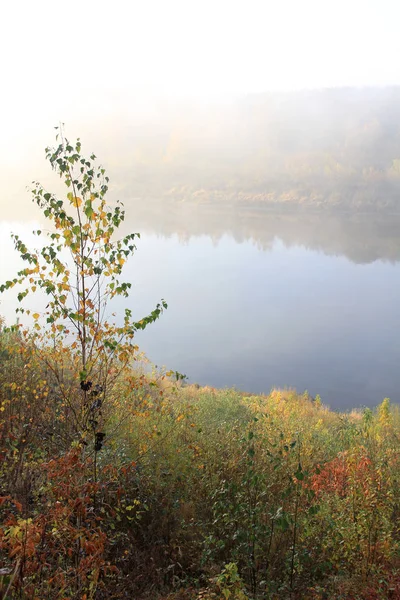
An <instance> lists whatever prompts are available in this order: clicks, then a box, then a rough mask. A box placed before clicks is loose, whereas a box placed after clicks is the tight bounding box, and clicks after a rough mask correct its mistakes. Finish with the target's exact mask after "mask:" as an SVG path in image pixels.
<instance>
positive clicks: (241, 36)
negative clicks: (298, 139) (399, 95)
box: [0, 0, 400, 132]
mask: <svg viewBox="0 0 400 600" xmlns="http://www.w3.org/2000/svg"><path fill="white" fill-rule="evenodd" d="M398 17H399V8H398V6H397V3H396V2H395V1H392V0H383V1H380V2H378V1H376V0H372V1H371V0H350V1H349V0H338V1H336V2H331V1H327V0H304V1H302V2H299V1H298V0H280V1H279V2H278V1H276V0H275V1H269V0H261V1H260V0H258V1H257V0H248V1H246V2H244V1H243V0H238V1H233V2H232V1H226V0H212V1H211V0H203V1H201V2H199V1H198V2H197V1H196V2H195V1H187V0H186V1H184V0H170V1H168V2H165V1H162V0H157V1H148V2H141V1H140V2H139V1H137V0H133V1H132V2H127V1H125V2H121V1H118V0H117V1H114V2H107V3H105V2H102V3H101V2H93V1H88V0H86V1H85V2H82V1H80V2H77V1H75V0H73V1H71V2H68V3H66V4H61V3H55V2H50V1H47V0H45V1H44V0H39V1H37V2H18V3H6V5H5V6H4V7H3V9H2V28H1V41H0V47H1V52H2V57H3V61H2V78H3V94H2V99H1V102H2V104H3V110H2V129H3V132H4V127H6V129H7V130H8V131H10V130H12V129H14V128H15V127H16V126H17V125H18V122H20V123H21V122H23V123H24V124H25V123H26V120H27V119H28V120H29V119H31V120H32V121H33V122H32V123H31V126H32V127H35V126H37V125H38V124H39V123H38V121H39V120H44V122H47V121H48V120H50V121H51V122H52V123H53V122H54V120H55V119H60V118H61V119H66V118H68V117H69V118H70V117H71V116H72V115H75V116H82V115H84V114H87V113H90V114H93V112H96V113H97V114H104V113H107V111H108V110H112V109H113V106H112V105H113V100H115V95H114V94H111V95H110V92H116V93H117V95H118V93H123V91H125V92H126V93H129V92H134V93H135V94H136V95H137V96H140V97H142V98H146V97H147V98H149V97H153V98H154V97H156V96H157V95H166V96H169V97H182V96H195V97H198V98H208V97H213V96H214V97H215V96H218V95H221V94H231V93H251V92H262V91H266V90H270V89H285V90H286V89H297V88H308V87H317V88H318V87H326V86H328V87H331V86H349V85H352V86H353V85H356V86H365V85H385V84H397V83H400V74H399V69H398V56H399V50H400V39H399V36H398V31H397V24H398ZM119 101H121V99H119ZM138 104H139V105H140V102H139V101H138ZM145 106H146V104H145V103H144V105H143V103H142V108H144V107H145Z"/></svg>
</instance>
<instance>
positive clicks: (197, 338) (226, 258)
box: [0, 202, 400, 408]
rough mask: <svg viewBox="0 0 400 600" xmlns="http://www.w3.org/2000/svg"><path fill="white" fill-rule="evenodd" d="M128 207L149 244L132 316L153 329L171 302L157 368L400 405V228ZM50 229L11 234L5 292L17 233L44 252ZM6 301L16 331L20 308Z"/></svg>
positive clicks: (343, 402)
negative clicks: (39, 241)
mask: <svg viewBox="0 0 400 600" xmlns="http://www.w3.org/2000/svg"><path fill="white" fill-rule="evenodd" d="M125 204H126V209H127V215H128V216H129V219H128V220H127V222H126V223H125V224H124V227H125V228H126V231H128V230H129V231H141V232H142V233H143V236H142V239H141V240H140V241H139V242H138V251H137V254H136V256H135V257H134V258H133V259H132V260H131V261H129V262H128V263H127V265H126V273H125V275H126V279H127V280H129V281H131V282H132V284H133V289H132V297H131V298H130V299H129V301H128V305H129V307H130V308H131V309H132V310H133V316H134V318H141V317H143V315H144V314H148V312H149V311H150V310H152V309H153V308H154V305H155V303H156V302H157V301H159V300H160V299H161V298H165V299H166V300H167V301H168V304H169V308H168V311H166V313H165V314H164V315H163V317H162V319H160V321H158V322H157V323H156V324H155V325H154V326H152V327H151V328H149V329H147V330H146V331H145V332H143V333H141V334H140V335H139V336H138V342H139V344H140V346H141V348H142V349H143V350H144V351H145V352H146V353H147V354H148V355H149V357H150V359H151V360H152V361H154V362H155V363H156V364H159V365H166V366H168V367H171V368H173V369H176V370H178V371H180V372H183V373H186V374H187V375H188V376H189V377H190V380H191V381H197V382H199V383H200V384H208V385H214V386H219V387H221V386H237V387H239V388H241V389H243V390H246V391H249V392H268V391H269V389H270V388H271V387H272V386H293V387H296V388H297V389H298V390H299V391H302V390H304V389H308V390H309V391H310V393H311V394H313V395H315V394H317V393H319V394H321V396H322V399H323V401H325V402H327V403H329V404H330V405H331V406H332V407H334V408H350V407H353V406H359V405H370V406H372V405H374V404H377V403H378V402H380V401H381V400H382V399H383V398H384V397H385V396H389V397H391V399H392V400H393V401H399V399H400V395H399V390H400V374H399V370H398V365H399V363H400V344H399V343H398V332H399V330H400V313H399V306H400V277H399V275H400V265H399V264H398V261H399V260H400V239H399V235H398V231H399V225H400V218H399V217H392V218H390V219H389V218H386V217H383V216H374V217H373V218H371V217H367V216H362V215H358V216H347V217H346V218H344V217H339V216H337V215H336V216H327V215H326V216H322V215H305V214H297V215H293V214H273V213H269V214H266V213H261V212H260V213H254V212H252V213H249V212H244V211H243V212H233V211H232V212H225V213H224V214H221V213H218V212H216V211H214V212H213V211H211V210H210V209H208V210H205V209H204V208H202V207H196V208H193V207H188V206H184V205H180V206H177V205H170V207H169V210H168V211H161V210H155V209H154V208H153V209H152V210H149V209H148V207H147V208H146V206H144V205H142V204H137V203H133V202H132V203H130V202H126V203H125ZM31 225H32V226H31ZM38 226H39V225H38V224H33V223H32V224H24V225H21V224H18V223H14V224H13V225H12V226H11V225H10V224H6V223H2V224H0V234H1V235H0V248H1V263H0V279H1V280H4V279H5V278H6V277H11V276H12V275H13V273H14V272H15V269H16V268H17V267H18V266H19V264H18V262H17V260H16V257H15V254H14V253H13V252H12V243H11V241H10V240H9V238H8V233H9V230H10V229H13V230H14V231H15V232H16V233H20V234H21V235H22V237H23V239H24V240H26V241H27V243H29V244H31V243H34V241H35V239H34V238H33V237H32V236H29V235H28V232H29V231H30V230H31V229H33V228H34V227H36V228H37V227H38ZM1 300H2V304H1V306H0V312H1V313H2V314H5V315H6V316H7V317H8V318H10V319H11V317H12V313H13V309H14V306H15V305H14V304H13V302H14V301H13V299H12V296H11V295H10V296H4V298H2V299H1ZM40 302H41V299H40V297H36V298H35V299H34V305H32V308H34V309H35V310H38V311H40ZM126 304H127V303H126V301H124V302H123V301H121V302H120V303H119V304H116V305H115V310H116V312H117V313H118V314H123V308H124V307H125V306H126Z"/></svg>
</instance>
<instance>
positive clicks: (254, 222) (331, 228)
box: [125, 200, 400, 264]
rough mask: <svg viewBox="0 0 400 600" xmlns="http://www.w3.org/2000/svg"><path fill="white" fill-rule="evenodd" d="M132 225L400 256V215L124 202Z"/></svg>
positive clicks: (367, 256)
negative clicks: (260, 209) (213, 208)
mask: <svg viewBox="0 0 400 600" xmlns="http://www.w3.org/2000/svg"><path fill="white" fill-rule="evenodd" d="M125 205H126V209H127V213H128V214H129V219H128V221H127V228H128V229H130V230H132V228H133V229H134V230H135V231H145V232H149V233H155V234H158V235H163V236H166V237H168V236H171V235H174V234H177V235H178V237H179V240H180V241H181V242H185V241H187V240H189V239H191V238H192V237H196V236H199V235H207V236H209V237H210V238H211V239H212V240H213V241H214V242H215V243H218V241H219V240H220V239H221V238H222V236H224V235H226V234H228V235H231V236H232V237H233V239H234V240H235V241H236V242H237V243H238V244H241V243H242V242H245V241H252V242H253V243H255V244H256V245H257V246H258V247H259V248H261V249H262V250H266V251H268V250H270V249H271V248H272V246H273V243H274V240H276V239H280V240H281V241H282V242H283V243H284V244H285V246H287V247H291V246H303V247H304V248H308V249H310V250H317V251H319V252H323V253H324V254H326V255H328V256H345V257H346V258H348V259H349V260H351V261H352V262H354V263H357V264H366V263H371V262H373V261H375V260H384V261H390V262H397V261H399V260H400V215H386V214H384V213H379V214H356V213H352V214H348V215H345V214H307V213H303V212H298V213H293V212H288V213H284V212H271V211H269V212H268V211H254V210H252V211H245V210H243V211H240V210H231V211H224V212H222V211H218V210H212V209H211V208H210V207H203V206H195V207H193V206H187V205H185V204H180V205H176V204H170V205H168V206H167V207H165V206H159V207H158V208H157V207H155V206H154V205H153V206H152V207H151V208H150V207H149V205H147V203H146V202H143V203H138V202H135V201H129V200H127V201H126V202H125Z"/></svg>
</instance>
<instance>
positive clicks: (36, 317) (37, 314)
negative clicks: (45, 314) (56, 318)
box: [32, 313, 40, 321]
mask: <svg viewBox="0 0 400 600" xmlns="http://www.w3.org/2000/svg"><path fill="white" fill-rule="evenodd" d="M32 317H33V318H34V319H35V321H37V319H38V318H39V317H40V315H39V313H33V315H32Z"/></svg>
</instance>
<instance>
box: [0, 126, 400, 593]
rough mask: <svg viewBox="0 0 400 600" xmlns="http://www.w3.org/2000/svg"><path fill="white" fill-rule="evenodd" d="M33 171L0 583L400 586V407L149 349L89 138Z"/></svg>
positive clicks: (1, 470)
mask: <svg viewBox="0 0 400 600" xmlns="http://www.w3.org/2000/svg"><path fill="white" fill-rule="evenodd" d="M46 152H47V158H48V159H49V161H50V163H51V164H52V166H53V167H54V169H55V170H56V172H57V173H58V174H59V175H60V176H61V178H62V179H63V180H64V182H65V183H66V185H67V188H68V193H67V198H66V200H61V199H59V198H57V197H55V196H54V195H53V194H51V193H49V192H47V191H45V190H44V189H43V188H42V187H41V186H40V184H37V183H35V184H34V186H33V189H32V191H33V198H34V200H35V202H36V203H37V204H38V206H39V207H40V208H41V209H42V210H43V213H44V215H45V216H46V217H47V218H48V219H49V220H50V222H51V228H50V229H49V230H48V231H45V232H44V233H43V232H42V231H37V232H36V234H37V236H38V238H40V239H41V237H43V235H44V236H45V241H44V243H41V244H39V242H38V244H39V248H38V249H37V250H35V249H34V250H30V249H28V248H27V247H26V246H25V244H24V242H23V241H22V240H21V239H19V238H18V237H14V241H15V246H16V250H17V251H18V252H19V253H20V255H21V257H22V259H23V260H24V261H25V264H26V265H27V266H26V267H25V268H24V269H22V270H21V271H20V272H19V273H18V274H17V275H16V277H15V278H14V279H12V280H10V281H7V282H5V283H4V284H3V285H2V286H1V287H0V291H2V292H5V291H7V290H8V289H10V288H13V287H14V286H15V285H20V286H21V288H20V290H21V291H20V292H19V295H18V299H19V300H20V301H21V302H24V301H26V298H27V297H29V296H30V295H31V294H34V293H35V292H36V291H37V290H41V291H42V292H43V293H44V294H45V295H46V296H47V299H46V301H47V305H46V307H45V308H44V310H43V312H42V313H33V314H31V312H30V310H29V308H25V309H24V308H22V306H23V304H21V308H19V310H20V311H21V310H22V311H24V312H23V315H24V319H28V321H29V319H30V320H31V325H30V326H26V327H25V326H22V325H20V324H18V325H16V326H14V327H11V328H6V327H4V325H3V324H2V327H1V330H0V358H1V363H0V458H1V461H0V490H1V491H0V515H1V522H0V549H1V553H0V561H1V562H0V598H1V599H2V600H10V599H11V598H21V599H24V600H28V599H40V600H42V599H49V600H50V599H51V600H52V599H60V600H61V599H63V600H67V599H69V600H72V599H74V600H78V599H79V600H89V599H92V600H94V599H98V600H101V599H103V598H104V599H106V598H107V599H113V598H115V599H117V598H137V599H141V598H148V599H156V598H160V599H161V598H164V600H165V599H166V598H169V599H170V600H172V599H175V600H178V599H180V600H185V599H186V600H200V599H203V600H204V599H207V600H211V599H228V598H231V599H232V600H245V599H274V598H298V599H300V598H314V599H321V600H322V599H323V598H338V599H339V598H343V599H344V598H348V599H354V600H356V599H368V600H373V599H376V600H378V599H382V600H383V599H386V598H399V597H400V563H399V550H400V528H399V523H400V519H399V517H400V514H399V511H400V506H399V497H400V489H399V486H400V481H399V475H400V457H399V453H398V447H399V435H400V415H399V411H398V409H397V408H396V407H391V405H390V401H389V400H388V399H385V400H384V401H383V402H382V403H381V404H380V405H379V406H378V408H377V409H376V411H371V410H369V409H367V410H365V411H364V412H354V413H350V414H339V413H335V412H333V411H330V410H329V409H328V408H327V407H324V406H323V404H322V402H321V399H320V398H319V397H316V398H315V399H313V398H310V397H309V395H308V394H307V393H304V394H301V395H300V394H297V393H296V392H294V391H288V390H286V391H279V390H274V391H272V392H271V393H270V394H269V395H268V396H248V395H245V394H243V393H240V392H238V391H235V390H220V391H218V390H215V389H211V388H198V387H196V386H188V385H184V384H183V383H182V379H184V378H183V376H182V375H180V374H179V373H176V372H175V373H173V372H169V373H160V372H157V373H156V372H155V373H149V372H148V370H146V369H143V367H142V364H141V355H140V353H139V349H138V348H137V346H136V345H135V343H134V338H135V333H136V332H137V330H139V329H144V328H145V327H146V326H147V325H149V324H151V323H153V322H154V321H156V320H157V319H158V318H159V317H160V316H161V313H162V311H163V310H164V309H165V308H166V304H165V302H164V301H161V302H160V303H159V304H158V305H156V307H155V309H154V311H152V312H151V313H150V314H149V315H147V316H145V317H144V318H143V319H140V320H138V321H134V320H133V319H132V313H131V311H130V310H129V309H127V310H126V311H125V314H124V315H122V318H120V319H119V320H118V318H117V317H115V318H114V317H113V316H110V317H108V316H107V315H108V313H109V308H108V307H109V304H111V305H112V299H113V297H115V296H116V295H122V296H127V295H128V291H129V284H128V283H125V282H124V281H123V280H122V278H121V277H122V270H123V265H124V263H125V260H126V259H127V258H128V256H129V255H130V254H132V253H133V252H134V250H135V244H134V240H135V237H136V236H137V234H128V235H125V236H123V237H118V235H117V233H118V228H119V226H120V224H121V222H122V221H123V219H124V210H123V208H122V207H121V206H120V205H118V204H117V205H115V206H114V207H111V208H110V207H108V206H107V205H106V203H105V195H106V193H107V191H108V179H107V177H106V175H105V173H104V169H102V168H101V167H97V166H96V163H95V157H94V156H93V155H92V156H91V157H90V159H86V158H84V157H83V156H82V154H81V144H80V142H79V140H78V141H77V142H76V143H75V144H73V145H71V144H70V143H69V142H68V141H67V140H65V139H64V138H63V136H62V132H61V137H60V142H59V145H58V146H57V147H56V148H53V149H51V148H49V149H47V151H46Z"/></svg>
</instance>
